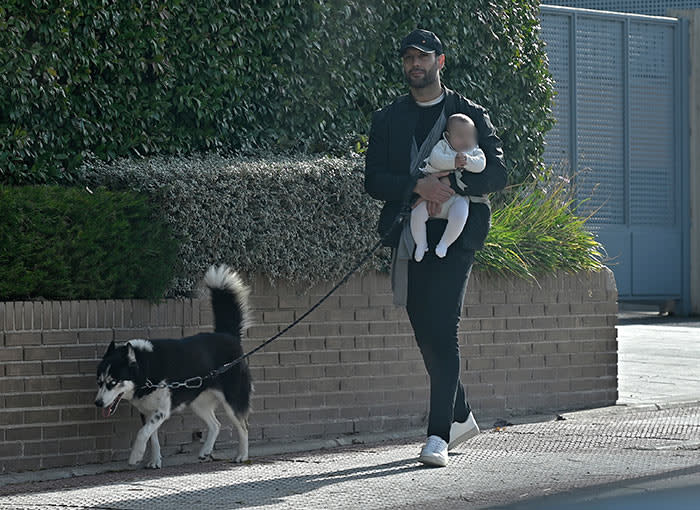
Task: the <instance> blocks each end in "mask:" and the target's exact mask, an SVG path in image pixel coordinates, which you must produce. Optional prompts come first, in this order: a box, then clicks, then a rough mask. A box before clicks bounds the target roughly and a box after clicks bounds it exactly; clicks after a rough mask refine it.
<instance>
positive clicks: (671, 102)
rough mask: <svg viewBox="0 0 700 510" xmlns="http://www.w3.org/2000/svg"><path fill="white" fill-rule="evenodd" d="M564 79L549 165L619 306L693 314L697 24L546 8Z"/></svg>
mask: <svg viewBox="0 0 700 510" xmlns="http://www.w3.org/2000/svg"><path fill="white" fill-rule="evenodd" d="M541 22H542V38H543V40H544V41H545V42H546V43H547V47H546V53H547V56H548V58H549V66H550V71H551V73H552V76H553V78H554V80H555V89H556V92H557V96H556V97H555V102H554V115H555V117H556V119H557V123H556V126H555V127H554V128H553V129H552V130H551V131H550V132H549V133H548V135H547V137H546V142H547V146H546V150H545V163H546V164H547V165H551V166H553V167H554V168H564V169H566V171H567V172H569V173H570V175H573V176H574V179H575V183H576V193H577V199H578V200H579V201H580V206H579V207H580V209H579V211H580V212H581V213H583V214H586V215H587V216H588V215H590V218H589V220H588V226H589V228H590V229H591V230H592V231H593V232H594V233H595V234H596V235H597V237H598V239H599V240H600V242H601V243H602V244H603V246H604V247H605V248H606V251H607V254H608V256H609V257H610V259H611V260H610V261H609V265H610V267H611V268H612V270H613V272H614V273H615V279H616V281H617V287H618V292H619V297H620V301H650V302H664V301H668V300H676V301H679V302H680V308H681V310H680V311H681V312H682V311H684V310H687V308H688V306H689V290H688V283H689V261H688V256H687V253H688V238H689V225H688V222H689V214H688V211H689V209H688V207H689V206H688V200H689V199H688V170H687V168H688V160H687V154H688V148H687V143H688V134H687V80H688V71H687V64H686V62H687V56H686V54H687V49H686V48H687V42H686V41H687V39H686V38H687V25H686V24H685V22H682V21H680V20H676V19H673V18H659V17H649V16H640V15H632V14H616V13H603V12H595V11H586V10H582V9H572V8H564V7H553V6H542V7H541Z"/></svg>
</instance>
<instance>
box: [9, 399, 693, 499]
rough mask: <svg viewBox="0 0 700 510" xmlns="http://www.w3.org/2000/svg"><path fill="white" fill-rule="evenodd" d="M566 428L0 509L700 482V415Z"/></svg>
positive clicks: (598, 414)
mask: <svg viewBox="0 0 700 510" xmlns="http://www.w3.org/2000/svg"><path fill="white" fill-rule="evenodd" d="M563 418H564V419H563V420H552V419H548V420H546V421H540V422H531V423H523V424H519V425H508V426H506V427H504V428H495V429H492V430H489V431H487V432H485V433H483V434H481V435H479V436H477V437H476V438H474V439H472V440H471V441H469V442H468V443H466V444H464V445H462V446H461V447H459V448H457V449H456V451H455V452H454V454H451V455H450V464H449V466H448V467H447V468H444V469H440V468H438V469H435V468H426V467H423V466H422V465H420V464H418V463H417V461H416V457H417V454H418V450H419V448H420V442H419V440H418V438H416V440H415V441H400V442H392V443H384V444H378V445H374V446H353V447H345V448H338V449H333V450H331V451H318V452H312V453H306V454H296V455H282V456H277V457H267V458H257V459H253V462H252V463H250V464H249V465H233V464H230V463H227V462H211V463H206V464H199V465H194V466H192V465H189V466H180V467H172V468H165V469H163V470H161V471H159V472H149V471H144V470H138V471H135V470H131V471H123V472H117V473H105V474H102V475H95V476H87V477H80V478H71V479H67V480H59V481H53V482H35V483H30V484H23V485H11V486H6V487H3V488H0V509H10V508H11V509H36V508H52V509H58V508H72V509H77V508H97V509H112V510H117V509H129V510H137V509H154V510H158V509H174V508H187V509H189V510H194V509H200V508H202V509H228V508H258V507H259V508H274V509H277V508H279V509H282V508H284V509H296V508H299V509H313V508H319V509H328V508H353V509H357V508H363V509H364V508H373V509H379V508H489V507H493V506H496V505H508V504H514V503H515V504H520V503H523V502H526V501H528V500H531V499H533V498H541V497H543V496H551V495H556V494H562V493H570V492H571V491H572V490H573V491H575V490H577V489H584V488H590V487H600V486H606V485H609V484H611V483H619V482H620V481H625V480H627V481H630V482H631V481H634V480H639V479H640V478H641V479H643V478H647V479H651V478H654V477H658V478H659V479H668V478H670V477H673V476H680V475H687V476H689V477H691V478H692V479H695V480H698V482H700V404H696V405H685V406H671V407H669V408H660V409H659V408H658V407H657V406H647V407H641V408H626V407H620V406H615V407H609V408H603V409H596V410H589V411H581V412H575V413H569V414H565V415H563ZM666 508H669V507H666Z"/></svg>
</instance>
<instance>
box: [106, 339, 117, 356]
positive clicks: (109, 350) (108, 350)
mask: <svg viewBox="0 0 700 510" xmlns="http://www.w3.org/2000/svg"><path fill="white" fill-rule="evenodd" d="M114 349H115V346H114V340H112V343H110V344H109V347H107V352H106V353H105V356H108V355H110V354H112V352H113V351H114Z"/></svg>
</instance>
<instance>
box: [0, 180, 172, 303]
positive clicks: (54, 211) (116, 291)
mask: <svg viewBox="0 0 700 510" xmlns="http://www.w3.org/2000/svg"><path fill="white" fill-rule="evenodd" d="M0 217H1V218H2V219H3V221H2V222H0V300H22V299H29V298H39V297H43V298H46V299H97V298H102V299H105V298H110V299H114V298H132V297H139V298H149V299H157V298H160V297H162V296H163V293H164V291H165V289H167V288H168V286H169V285H170V280H171V278H172V273H173V261H174V257H175V254H176V251H177V246H176V242H175V240H174V239H173V237H172V235H170V232H169V230H168V228H167V226H166V225H165V224H164V222H163V221H162V220H160V219H158V218H156V217H155V213H154V210H153V208H152V207H151V205H150V204H149V202H148V199H147V197H146V196H143V195H138V194H136V193H133V192H111V191H105V190H96V191H95V192H89V191H87V190H85V189H79V188H64V187H58V186H22V187H10V186H0Z"/></svg>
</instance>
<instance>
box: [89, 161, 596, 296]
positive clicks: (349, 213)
mask: <svg viewBox="0 0 700 510" xmlns="http://www.w3.org/2000/svg"><path fill="white" fill-rule="evenodd" d="M362 172H363V159H362V158H359V157H344V158H339V157H322V156H296V157H293V158H292V157H275V158H264V159H252V158H240V157H222V156H217V155H209V156H207V157H204V158H199V157H197V158H163V157H158V158H151V159H148V160H144V159H141V160H135V161H132V160H120V161H118V162H116V163H114V164H110V165H107V164H104V163H101V162H99V161H93V162H91V163H90V164H89V165H86V166H85V167H84V168H83V169H82V171H81V179H83V180H84V181H85V182H88V183H90V185H91V186H107V187H109V188H111V189H120V190H133V191H138V192H140V193H145V194H147V195H149V196H150V197H151V199H152V200H153V201H154V202H155V203H156V204H157V205H158V208H159V210H160V211H161V213H162V214H163V217H164V218H165V220H166V221H167V223H168V224H169V225H170V228H171V229H172V230H174V231H176V232H179V233H180V235H181V237H182V240H183V241H182V244H181V246H180V250H179V253H178V255H177V260H178V264H177V269H176V275H175V278H174V280H173V285H172V287H171V288H170V290H169V291H168V294H169V295H172V296H178V295H189V294H190V293H191V292H192V290H193V289H195V287H196V286H197V284H198V282H199V280H200V279H201V276H202V274H203V273H204V270H205V269H206V268H207V267H208V266H209V265H210V264H212V263H222V262H223V263H227V264H229V265H231V266H232V267H234V268H236V269H237V270H240V271H243V272H245V273H262V274H263V275H266V276H267V277H268V278H270V279H271V280H273V281H275V280H286V281H291V282H296V283H299V282H302V283H305V284H308V285H312V284H314V283H317V282H322V281H325V282H334V281H337V280H338V279H340V278H341V277H342V276H343V275H344V274H345V273H346V271H348V269H349V268H350V267H351V266H352V265H353V263H354V262H355V261H357V260H359V258H360V257H361V256H362V255H363V254H364V253H365V251H366V250H367V249H368V248H369V247H371V246H372V245H373V244H374V243H375V242H376V240H377V234H376V224H377V218H378V215H379V210H380V208H381V202H379V201H376V200H372V199H371V198H370V197H369V196H368V195H367V194H366V193H365V191H364V187H363V182H364V177H363V173H362ZM543 189H544V188H543V186H542V185H541V183H533V184H532V185H531V186H530V187H527V188H523V189H521V190H520V192H519V193H518V194H516V196H515V198H514V199H512V200H511V201H510V202H508V203H506V204H505V206H504V207H503V208H502V209H500V210H499V211H497V212H496V213H495V214H494V221H493V228H492V232H491V235H490V236H489V237H488V238H487V241H486V246H485V247H484V249H483V250H482V251H479V252H477V259H476V265H477V266H478V268H479V269H480V270H482V271H485V272H489V273H496V274H502V275H512V276H516V277H526V278H536V277H537V275H540V274H550V273H553V272H557V271H560V270H563V271H571V272H575V271H585V270H597V269H599V268H600V267H601V262H600V259H601V256H600V253H599V245H598V243H597V242H596V241H595V240H594V239H593V236H592V235H591V234H590V233H588V232H587V231H586V230H585V226H584V224H583V221H582V220H581V219H580V218H577V217H576V215H575V214H574V213H573V212H572V211H571V202H570V201H569V200H568V199H566V196H565V195H564V193H563V192H562V190H561V189H559V188H555V189H554V190H553V191H544V190H543ZM388 256H389V250H381V251H380V252H378V253H377V255H376V256H375V257H374V258H372V259H371V260H370V262H369V263H368V264H367V265H366V266H365V267H364V268H363V271H367V270H368V269H379V270H385V269H386V268H387V267H388V264H389V260H388Z"/></svg>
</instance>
